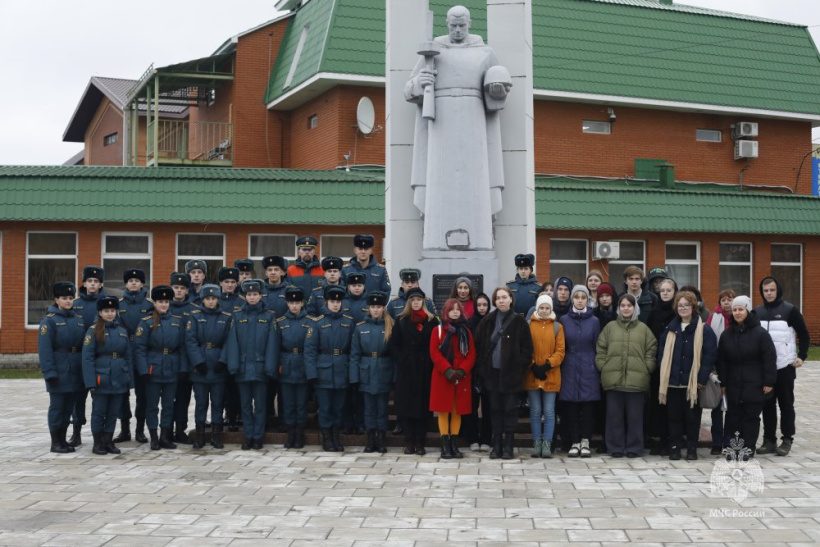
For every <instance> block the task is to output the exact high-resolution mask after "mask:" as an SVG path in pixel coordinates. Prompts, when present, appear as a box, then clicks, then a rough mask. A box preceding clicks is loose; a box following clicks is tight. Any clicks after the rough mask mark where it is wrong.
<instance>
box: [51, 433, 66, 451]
mask: <svg viewBox="0 0 820 547" xmlns="http://www.w3.org/2000/svg"><path fill="white" fill-rule="evenodd" d="M50 434H51V451H52V452H55V453H57V454H68V447H67V446H63V443H62V442H60V441H61V439H62V434H63V432H62V430H59V431H51V432H50Z"/></svg>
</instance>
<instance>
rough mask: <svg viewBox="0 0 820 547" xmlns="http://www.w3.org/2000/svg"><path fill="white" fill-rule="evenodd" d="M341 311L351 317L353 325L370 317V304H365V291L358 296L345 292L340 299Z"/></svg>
mask: <svg viewBox="0 0 820 547" xmlns="http://www.w3.org/2000/svg"><path fill="white" fill-rule="evenodd" d="M342 312H344V313H346V314H347V315H349V316H350V317H352V318H353V324H354V325H355V324H356V323H361V322H362V321H364V320H365V319H367V318H368V317H370V306H368V305H367V298H366V297H365V293H362V294H360V295H359V296H353V295H352V294H350V293H347V296H346V297H345V299H344V300H343V301H342Z"/></svg>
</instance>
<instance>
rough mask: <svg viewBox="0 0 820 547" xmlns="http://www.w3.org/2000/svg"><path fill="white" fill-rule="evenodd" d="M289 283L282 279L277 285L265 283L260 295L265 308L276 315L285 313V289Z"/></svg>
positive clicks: (286, 307)
mask: <svg viewBox="0 0 820 547" xmlns="http://www.w3.org/2000/svg"><path fill="white" fill-rule="evenodd" d="M289 285H290V283H288V282H287V281H286V280H283V281H282V282H281V283H279V284H278V285H271V284H269V283H265V287H264V291H265V294H263V295H262V301H263V302H264V303H265V308H267V309H268V310H270V311H272V312H273V314H274V315H275V316H276V317H281V316H283V315H285V312H286V311H288V302H287V300H285V289H286V288H287V287H288V286H289Z"/></svg>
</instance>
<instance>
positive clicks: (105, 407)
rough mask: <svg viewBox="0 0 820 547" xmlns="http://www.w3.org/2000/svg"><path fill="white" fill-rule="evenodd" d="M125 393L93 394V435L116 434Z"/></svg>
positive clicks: (94, 392)
mask: <svg viewBox="0 0 820 547" xmlns="http://www.w3.org/2000/svg"><path fill="white" fill-rule="evenodd" d="M125 395H126V394H125V393H113V394H112V393H97V392H96V391H93V392H92V393H91V433H114V429H115V428H116V425H117V416H119V415H120V409H121V408H122V400H123V399H124V398H125Z"/></svg>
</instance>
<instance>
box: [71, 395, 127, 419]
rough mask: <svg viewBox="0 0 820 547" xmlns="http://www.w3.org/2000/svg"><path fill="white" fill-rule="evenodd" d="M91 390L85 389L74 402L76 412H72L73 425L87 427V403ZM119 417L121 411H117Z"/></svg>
mask: <svg viewBox="0 0 820 547" xmlns="http://www.w3.org/2000/svg"><path fill="white" fill-rule="evenodd" d="M89 391H90V390H89V389H84V390H83V391H82V392H81V393H80V394H79V395H78V396H77V400H76V401H75V402H74V410H73V411H72V412H71V423H72V424H74V425H75V426H77V425H85V424H86V419H85V402H86V400H87V399H88V392H89ZM117 415H119V410H117Z"/></svg>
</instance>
